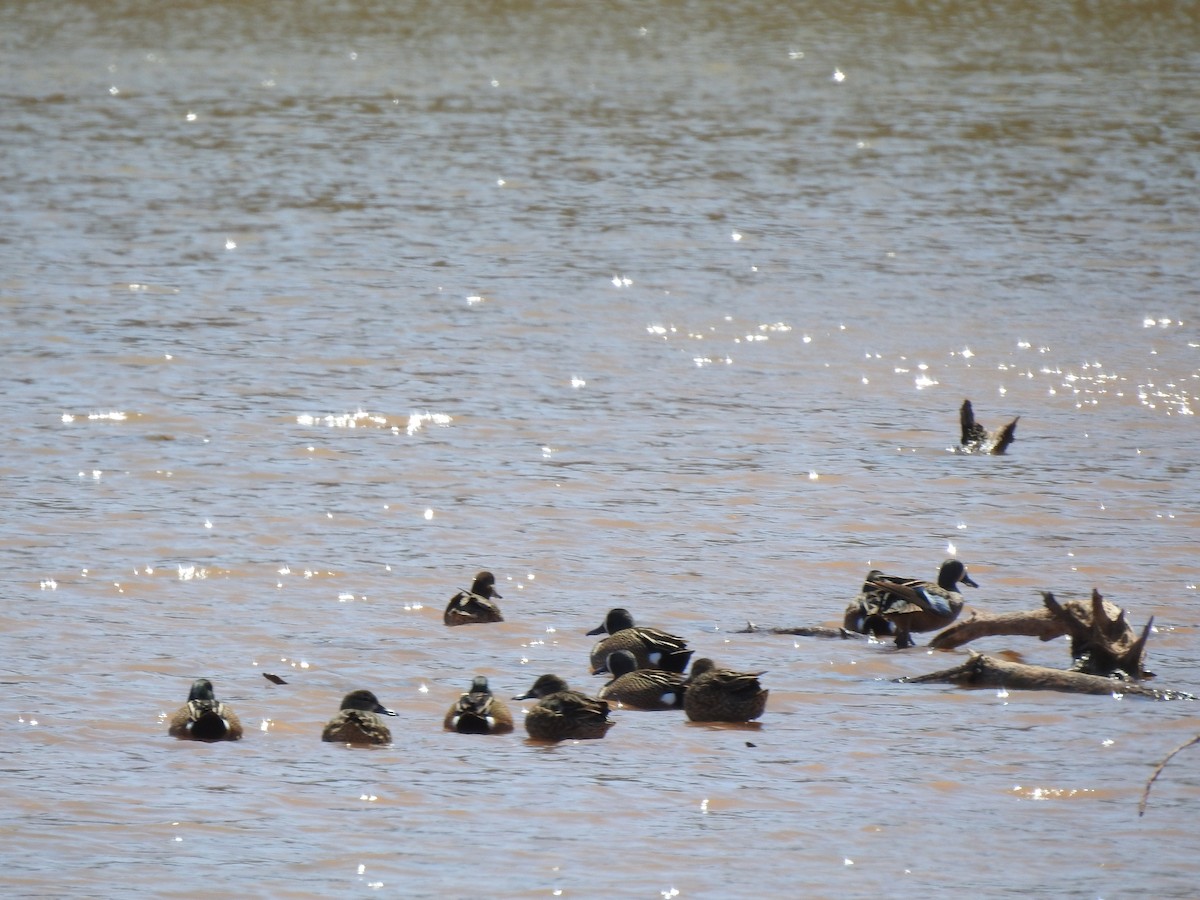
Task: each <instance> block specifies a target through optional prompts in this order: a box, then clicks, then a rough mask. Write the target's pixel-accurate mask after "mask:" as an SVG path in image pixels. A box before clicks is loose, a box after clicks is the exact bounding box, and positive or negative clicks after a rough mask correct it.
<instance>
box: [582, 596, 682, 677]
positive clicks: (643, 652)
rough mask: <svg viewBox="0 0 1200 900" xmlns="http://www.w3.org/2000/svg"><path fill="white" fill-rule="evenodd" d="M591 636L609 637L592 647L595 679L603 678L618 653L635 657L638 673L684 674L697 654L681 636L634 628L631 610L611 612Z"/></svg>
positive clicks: (594, 629)
mask: <svg viewBox="0 0 1200 900" xmlns="http://www.w3.org/2000/svg"><path fill="white" fill-rule="evenodd" d="M588 634H589V635H596V634H607V635H608V637H606V638H601V639H600V640H599V641H597V642H596V645H595V646H594V647H592V654H591V663H592V674H593V675H603V674H604V673H605V671H606V669H605V666H606V664H607V663H608V655H609V654H610V653H616V652H617V651H618V650H628V651H629V652H630V653H632V654H633V656H634V658H635V659H636V660H637V664H638V668H639V669H664V670H665V671H667V672H682V671H683V670H684V669H686V668H687V664H688V660H690V659H691V658H692V653H693V652H694V651H692V650H689V649H688V646H687V641H685V640H684V639H683V638H681V637H679V636H678V635H674V634H668V633H667V632H665V631H660V630H659V629H657V628H646V627H643V626H635V625H634V624H633V616H632V615H631V614H630V612H629V610H627V609H624V608H622V607H616V608H615V609H610V610H609V611H608V614H607V615H606V616H605V617H604V622H603V623H601V625H600V626H599V627H598V628H593V629H592V630H591V631H589V632H588Z"/></svg>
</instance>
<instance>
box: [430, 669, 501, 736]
mask: <svg viewBox="0 0 1200 900" xmlns="http://www.w3.org/2000/svg"><path fill="white" fill-rule="evenodd" d="M445 725H446V730H447V731H457V732H458V733H459V734H508V733H509V732H510V731H512V730H513V717H512V713H511V712H509V711H508V707H507V706H505V705H504V701H503V700H501V699H500V698H499V697H497V696H495V695H494V694H493V693H492V690H491V688H489V687H488V680H487V678H485V677H484V676H483V675H476V676H475V680H474V681H472V682H471V689H470V690H469V691H467V693H465V694H463V695H461V696H460V697H459V698H458V700H457V701H456V702H455V704H454V705H453V706H451V707H450V711H449V712H447V713H446V720H445Z"/></svg>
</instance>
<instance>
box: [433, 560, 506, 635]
mask: <svg viewBox="0 0 1200 900" xmlns="http://www.w3.org/2000/svg"><path fill="white" fill-rule="evenodd" d="M503 599H504V598H503V597H501V596H500V594H499V593H498V592H497V591H496V576H495V575H493V574H492V573H491V572H480V573H479V574H477V575H476V576H475V580H474V581H473V582H472V583H471V589H470V590H469V591H459V592H458V593H457V594H455V595H454V596H453V597H451V598H450V602H449V603H447V604H446V611H445V612H444V613H443V614H442V621H443V622H445V623H446V624H447V625H479V624H482V623H484V622H503V621H504V616H503V615H502V614H501V613H500V607H499V606H497V605H496V604H495V603H494V602H492V601H493V600H503Z"/></svg>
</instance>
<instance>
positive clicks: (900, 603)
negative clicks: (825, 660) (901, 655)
mask: <svg viewBox="0 0 1200 900" xmlns="http://www.w3.org/2000/svg"><path fill="white" fill-rule="evenodd" d="M959 584H967V585H970V586H971V587H979V585H978V584H976V583H975V582H974V581H973V580H972V578H971V576H970V575H968V574H967V567H966V566H965V565H963V564H962V563H961V562H960V561H959V560H957V559H947V560H945V561H944V562H943V563H942V565H941V567H940V568H939V569H938V577H937V581H936V582H933V581H923V580H921V579H920V578H900V577H897V576H895V575H885V574H884V573H883V572H881V571H880V570H879V569H872V570H871V571H870V572H868V573H867V578H866V580H865V581H864V582H863V586H862V592H861V593H860V594H859V595H858V596H857V597H855V598H854V600H853V601H851V603H850V605H849V606H847V607H846V615H845V619H844V625H845V628H846V630H847V631H856V632H858V633H859V634H872V635H875V636H877V637H878V636H882V635H890V636H894V637H895V643H896V646H897V647H899V648H900V649H904V648H906V647H912V646H913V639H912V637H911V634H912V632H920V631H936V630H937V629H939V628H945V627H946V626H947V625H949V624H950V623H951V622H953V621H954V620H955V619H957V618H958V614H959V613H960V612H962V608H963V596H962V594H960V593H959V592H958V585H959Z"/></svg>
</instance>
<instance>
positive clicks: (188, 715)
mask: <svg viewBox="0 0 1200 900" xmlns="http://www.w3.org/2000/svg"><path fill="white" fill-rule="evenodd" d="M167 733H168V734H170V735H171V736H172V737H177V738H184V739H186V740H193V741H237V740H241V737H242V723H241V721H240V720H239V719H238V717H237V713H235V712H234V711H233V710H232V709H230V708H229V705H228V704H227V703H222V702H221V701H220V700H218V699H217V698H216V697H215V696H213V686H212V682H211V681H209V680H208V679H207V678H197V679H196V680H195V681H193V682H192V689H191V691H190V692H189V693H188V699H187V703H185V704H184V705H183V706H181V707H179V709H178V710H176V711H175V715H173V716H171V724H170V726H169V727H168V728H167Z"/></svg>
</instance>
